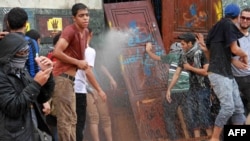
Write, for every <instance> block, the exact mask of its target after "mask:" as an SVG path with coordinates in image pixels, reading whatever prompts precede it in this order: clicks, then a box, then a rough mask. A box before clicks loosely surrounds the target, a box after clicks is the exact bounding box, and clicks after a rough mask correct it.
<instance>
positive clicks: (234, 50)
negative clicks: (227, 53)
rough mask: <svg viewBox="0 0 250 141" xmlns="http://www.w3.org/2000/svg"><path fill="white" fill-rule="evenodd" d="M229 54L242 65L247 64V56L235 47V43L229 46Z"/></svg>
mask: <svg viewBox="0 0 250 141" xmlns="http://www.w3.org/2000/svg"><path fill="white" fill-rule="evenodd" d="M230 49H231V52H232V53H233V54H235V55H237V56H239V57H240V59H239V60H240V61H242V62H243V63H244V64H246V65H247V64H248V56H247V54H246V53H245V52H244V51H243V50H242V49H241V48H240V47H239V46H238V45H237V41H234V42H232V43H231V45H230Z"/></svg>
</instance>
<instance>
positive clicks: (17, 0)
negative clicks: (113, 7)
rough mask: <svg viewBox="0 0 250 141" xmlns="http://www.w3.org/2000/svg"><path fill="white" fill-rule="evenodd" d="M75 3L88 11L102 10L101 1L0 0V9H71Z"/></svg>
mask: <svg viewBox="0 0 250 141" xmlns="http://www.w3.org/2000/svg"><path fill="white" fill-rule="evenodd" d="M77 2H81V3H84V4H86V5H87V6H88V7H89V8H90V9H102V0H0V7H22V8H41V9H43V8H45V9H71V6H72V5H73V4H74V3H77Z"/></svg>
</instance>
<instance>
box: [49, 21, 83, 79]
mask: <svg viewBox="0 0 250 141" xmlns="http://www.w3.org/2000/svg"><path fill="white" fill-rule="evenodd" d="M87 35H88V30H87V29H86V30H85V31H84V34H83V37H82V38H81V34H80V31H79V30H78V29H77V28H76V26H75V25H74V24H72V25H69V26H67V27H65V28H64V30H63V31H62V33H61V36H60V38H64V39H65V40H66V41H67V42H68V43H69V45H68V47H67V48H66V49H65V50H64V53H65V54H67V55H68V56H71V57H73V58H76V59H78V60H83V59H84V52H85V48H86V47H87ZM70 68H76V69H77V66H76V65H73V64H68V63H64V62H62V61H61V60H60V59H59V58H56V64H55V66H54V69H53V74H54V75H55V76H57V75H59V74H61V73H63V72H65V71H67V70H69V69H70Z"/></svg>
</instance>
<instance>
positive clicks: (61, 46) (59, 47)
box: [53, 38, 88, 70]
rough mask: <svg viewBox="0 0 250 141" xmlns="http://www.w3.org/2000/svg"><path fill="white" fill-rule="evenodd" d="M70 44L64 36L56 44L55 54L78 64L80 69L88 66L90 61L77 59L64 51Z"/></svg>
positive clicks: (63, 60)
mask: <svg viewBox="0 0 250 141" xmlns="http://www.w3.org/2000/svg"><path fill="white" fill-rule="evenodd" d="M68 45H69V43H68V42H67V41H66V40H65V39H64V38H60V39H59V40H58V42H57V43H56V45H55V48H54V51H53V56H54V57H56V58H58V59H60V61H62V62H65V63H69V64H73V65H76V66H77V67H78V68H79V69H83V70H84V69H86V68H87V67H88V63H87V62H86V61H85V60H78V59H75V58H73V57H71V56H68V55H67V54H65V53H64V52H63V51H64V50H65V49H66V48H67V47H68Z"/></svg>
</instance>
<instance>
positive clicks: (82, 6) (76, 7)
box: [71, 3, 88, 16]
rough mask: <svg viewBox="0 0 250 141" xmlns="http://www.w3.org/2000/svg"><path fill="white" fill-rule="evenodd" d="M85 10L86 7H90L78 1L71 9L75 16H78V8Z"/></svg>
mask: <svg viewBox="0 0 250 141" xmlns="http://www.w3.org/2000/svg"><path fill="white" fill-rule="evenodd" d="M81 9H82V10H85V9H88V7H87V6H86V5H85V4H83V3H76V4H74V5H73V6H72V9H71V12H72V15H73V16H76V14H77V12H78V10H81Z"/></svg>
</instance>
